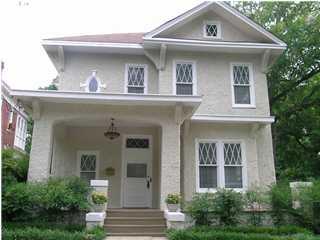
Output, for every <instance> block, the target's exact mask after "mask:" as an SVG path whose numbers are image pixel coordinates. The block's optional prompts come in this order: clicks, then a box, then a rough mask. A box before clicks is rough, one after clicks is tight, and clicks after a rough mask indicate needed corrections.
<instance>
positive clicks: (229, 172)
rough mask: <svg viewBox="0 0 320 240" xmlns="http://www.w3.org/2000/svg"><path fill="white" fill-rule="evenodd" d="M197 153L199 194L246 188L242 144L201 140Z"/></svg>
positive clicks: (197, 145)
mask: <svg viewBox="0 0 320 240" xmlns="http://www.w3.org/2000/svg"><path fill="white" fill-rule="evenodd" d="M196 151H197V163H198V166H197V168H198V170H197V173H198V174H197V175H198V176H197V178H198V186H197V187H198V190H199V192H205V191H208V190H209V191H210V190H214V189H216V188H232V189H243V188H244V156H243V149H242V144H241V143H240V142H237V141H215V140H199V141H197V143H196Z"/></svg>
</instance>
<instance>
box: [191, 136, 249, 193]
mask: <svg viewBox="0 0 320 240" xmlns="http://www.w3.org/2000/svg"><path fill="white" fill-rule="evenodd" d="M203 142H204V143H215V144H216V151H217V164H216V166H217V188H200V181H199V176H200V175H199V150H198V149H199V143H203ZM225 143H239V144H240V146H241V156H242V159H241V160H242V164H241V166H242V188H228V189H232V190H235V191H239V192H242V191H245V190H246V189H247V188H248V179H247V174H248V170H247V159H246V145H245V141H244V140H243V139H228V138H226V139H224V138H222V139H202V138H195V164H196V192H198V193H205V192H216V191H217V189H219V188H224V187H225V175H224V166H225V164H224V150H223V148H224V144H225Z"/></svg>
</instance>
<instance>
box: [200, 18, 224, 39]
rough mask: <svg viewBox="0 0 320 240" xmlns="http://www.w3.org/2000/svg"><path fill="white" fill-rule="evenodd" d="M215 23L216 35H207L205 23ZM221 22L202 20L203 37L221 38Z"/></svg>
mask: <svg viewBox="0 0 320 240" xmlns="http://www.w3.org/2000/svg"><path fill="white" fill-rule="evenodd" d="M209 24H210V25H216V26H217V36H208V35H207V31H206V26H207V25H209ZM221 36H222V35H221V22H220V21H209V20H207V21H204V22H203V37H204V38H208V39H221Z"/></svg>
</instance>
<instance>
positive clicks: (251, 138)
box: [182, 123, 275, 201]
mask: <svg viewBox="0 0 320 240" xmlns="http://www.w3.org/2000/svg"><path fill="white" fill-rule="evenodd" d="M251 130H252V126H250V125H226V124H217V123H216V124H209V123H191V124H190V128H189V131H188V132H185V133H184V135H183V136H184V137H183V142H184V147H183V159H182V161H183V164H182V165H183V171H184V172H183V174H184V176H183V180H182V181H183V183H182V184H183V195H184V198H185V200H187V201H189V200H191V198H192V196H193V194H194V193H195V192H196V159H195V154H196V153H195V151H196V149H195V142H196V139H215V140H242V141H244V145H245V149H244V151H245V158H246V159H245V164H246V168H247V186H248V188H250V187H252V186H268V185H269V184H271V183H272V182H274V181H275V173H274V165H273V155H272V143H271V141H270V140H269V139H270V135H269V134H270V133H269V131H270V128H268V127H267V128H263V129H262V130H259V131H258V133H257V134H256V133H254V134H252V131H251Z"/></svg>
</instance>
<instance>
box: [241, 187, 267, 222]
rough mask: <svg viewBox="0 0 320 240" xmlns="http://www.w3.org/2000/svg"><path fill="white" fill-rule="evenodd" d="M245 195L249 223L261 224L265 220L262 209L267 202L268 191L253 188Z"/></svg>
mask: <svg viewBox="0 0 320 240" xmlns="http://www.w3.org/2000/svg"><path fill="white" fill-rule="evenodd" d="M244 197H245V203H246V207H247V209H248V210H249V219H248V220H249V223H250V224H252V225H254V226H260V225H261V224H262V221H263V218H262V214H261V210H262V207H263V205H264V204H266V203H267V196H266V193H265V192H264V191H263V190H262V189H259V188H253V189H250V190H248V191H246V193H245V195H244Z"/></svg>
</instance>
